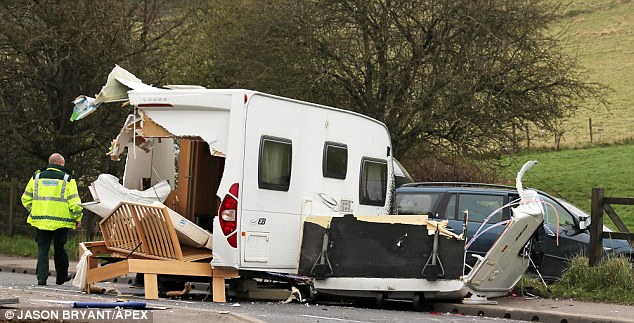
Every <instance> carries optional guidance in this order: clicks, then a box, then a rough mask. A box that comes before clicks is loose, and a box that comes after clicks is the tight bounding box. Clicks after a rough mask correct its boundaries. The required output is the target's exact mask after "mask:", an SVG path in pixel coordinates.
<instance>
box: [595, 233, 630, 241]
mask: <svg viewBox="0 0 634 323" xmlns="http://www.w3.org/2000/svg"><path fill="white" fill-rule="evenodd" d="M602 237H603V238H607V239H616V240H629V241H634V233H629V232H603V234H602Z"/></svg>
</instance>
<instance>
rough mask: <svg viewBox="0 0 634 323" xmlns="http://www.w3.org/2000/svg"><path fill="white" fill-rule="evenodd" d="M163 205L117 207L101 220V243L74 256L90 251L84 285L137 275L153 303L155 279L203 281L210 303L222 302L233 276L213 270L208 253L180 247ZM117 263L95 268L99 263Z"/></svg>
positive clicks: (125, 204)
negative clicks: (173, 277)
mask: <svg viewBox="0 0 634 323" xmlns="http://www.w3.org/2000/svg"><path fill="white" fill-rule="evenodd" d="M166 208H167V207H166V206H164V205H148V204H141V203H134V202H121V203H119V205H118V206H117V207H116V208H115V210H114V211H113V212H112V213H111V214H110V215H108V216H107V217H106V218H104V219H103V220H101V222H100V223H99V227H100V228H101V232H102V233H103V236H104V241H95V242H82V243H80V244H79V246H80V256H81V255H83V253H84V252H86V251H90V252H91V253H92V255H91V256H88V270H87V273H86V282H87V284H88V291H90V284H93V283H96V282H100V281H104V280H107V279H111V278H115V277H119V276H123V275H126V274H128V273H143V274H144V278H145V279H144V285H145V298H146V299H158V279H157V275H159V274H161V275H184V276H199V277H209V278H210V280H211V286H212V288H211V289H212V294H213V301H214V302H225V301H226V296H225V278H237V277H238V274H237V270H230V269H225V268H213V267H212V266H211V264H210V261H211V258H212V252H211V250H209V249H205V248H194V247H189V246H181V244H180V243H179V242H178V238H177V236H176V231H175V230H174V227H173V225H172V222H171V220H170V217H169V213H168V212H167V209H166ZM100 256H101V257H103V256H107V257H108V258H121V260H120V261H116V262H114V263H109V264H107V265H103V266H99V263H98V259H99V257H100Z"/></svg>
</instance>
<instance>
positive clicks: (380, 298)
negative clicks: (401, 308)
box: [374, 292, 387, 309]
mask: <svg viewBox="0 0 634 323" xmlns="http://www.w3.org/2000/svg"><path fill="white" fill-rule="evenodd" d="M385 296H387V295H386V293H383V292H378V293H376V295H375V296H374V307H376V308H378V309H381V308H383V302H384V301H385V298H386V297H385Z"/></svg>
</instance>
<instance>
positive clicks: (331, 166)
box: [322, 141, 348, 179]
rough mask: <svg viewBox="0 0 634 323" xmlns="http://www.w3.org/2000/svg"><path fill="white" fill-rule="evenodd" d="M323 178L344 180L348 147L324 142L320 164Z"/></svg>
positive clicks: (346, 169)
mask: <svg viewBox="0 0 634 323" xmlns="http://www.w3.org/2000/svg"><path fill="white" fill-rule="evenodd" d="M322 165H323V166H322V169H323V174H324V177H330V178H338V179H346V173H347V171H348V146H346V145H345V144H340V143H336V142H330V141H326V143H325V144H324V159H323V162H322Z"/></svg>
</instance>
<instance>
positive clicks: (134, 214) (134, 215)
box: [130, 205, 149, 253]
mask: <svg viewBox="0 0 634 323" xmlns="http://www.w3.org/2000/svg"><path fill="white" fill-rule="evenodd" d="M130 213H131V218H132V219H134V226H135V227H134V232H135V234H136V235H137V237H138V239H139V241H138V242H140V243H141V247H143V249H142V252H145V253H147V252H149V250H148V249H147V248H148V245H147V244H148V241H147V236H146V235H145V233H144V232H143V231H142V230H139V227H142V226H141V221H140V219H139V214H138V206H136V205H130ZM137 244H138V243H137Z"/></svg>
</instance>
